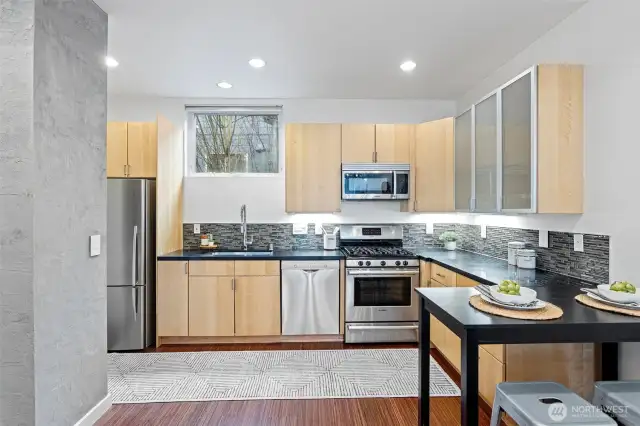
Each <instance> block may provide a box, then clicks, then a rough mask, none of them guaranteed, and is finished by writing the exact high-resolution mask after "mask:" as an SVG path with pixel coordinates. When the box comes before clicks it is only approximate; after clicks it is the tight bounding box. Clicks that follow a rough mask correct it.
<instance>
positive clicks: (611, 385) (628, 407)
mask: <svg viewBox="0 0 640 426" xmlns="http://www.w3.org/2000/svg"><path fill="white" fill-rule="evenodd" d="M593 404H594V405H595V406H597V407H600V408H602V410H603V411H604V412H605V413H607V414H609V415H610V416H612V417H614V418H615V419H616V420H618V422H620V424H622V425H624V426H636V425H640V381H620V382H597V383H596V385H595V391H594V393H593Z"/></svg>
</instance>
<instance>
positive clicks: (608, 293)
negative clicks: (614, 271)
mask: <svg viewBox="0 0 640 426" xmlns="http://www.w3.org/2000/svg"><path fill="white" fill-rule="evenodd" d="M609 288H611V286H610V285H609V284H600V285H599V286H598V293H600V294H601V295H602V296H604V297H606V298H607V299H611V300H613V301H615V302H618V303H629V302H635V303H640V294H636V293H625V292H623V291H613V290H609Z"/></svg>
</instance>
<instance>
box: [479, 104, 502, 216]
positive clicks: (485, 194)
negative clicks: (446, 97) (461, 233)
mask: <svg viewBox="0 0 640 426" xmlns="http://www.w3.org/2000/svg"><path fill="white" fill-rule="evenodd" d="M475 127H476V145H475V153H476V158H475V163H476V167H475V176H476V194H475V200H476V201H475V208H474V211H477V212H482V213H495V212H497V211H498V96H497V95H493V96H491V97H489V98H487V99H485V100H484V101H482V102H480V103H479V104H477V105H476V120H475Z"/></svg>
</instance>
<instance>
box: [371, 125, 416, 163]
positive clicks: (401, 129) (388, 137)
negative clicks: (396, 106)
mask: <svg viewBox="0 0 640 426" xmlns="http://www.w3.org/2000/svg"><path fill="white" fill-rule="evenodd" d="M415 128H416V126H415V125H413V124H376V155H375V158H376V163H402V164H408V163H409V162H410V161H411V157H410V145H411V144H412V143H413V141H414V140H415Z"/></svg>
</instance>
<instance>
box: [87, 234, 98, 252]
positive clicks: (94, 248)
mask: <svg viewBox="0 0 640 426" xmlns="http://www.w3.org/2000/svg"><path fill="white" fill-rule="evenodd" d="M89 255H90V256H91V257H95V256H100V235H92V236H90V237H89Z"/></svg>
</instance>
